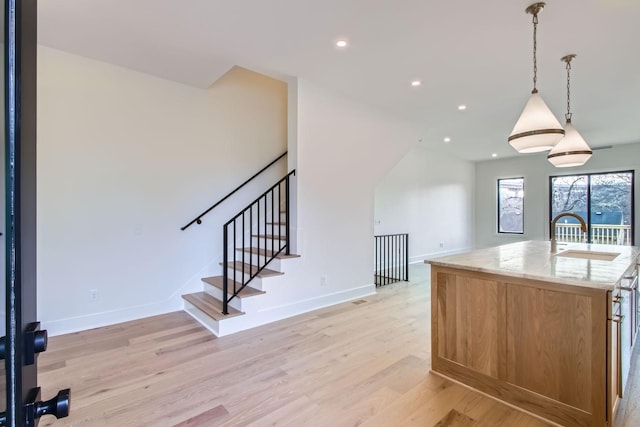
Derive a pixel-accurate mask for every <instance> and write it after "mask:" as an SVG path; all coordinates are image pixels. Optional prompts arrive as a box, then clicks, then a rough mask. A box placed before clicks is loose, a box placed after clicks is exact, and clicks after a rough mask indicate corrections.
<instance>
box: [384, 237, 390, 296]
mask: <svg viewBox="0 0 640 427" xmlns="http://www.w3.org/2000/svg"><path fill="white" fill-rule="evenodd" d="M388 249H389V236H386V237H385V238H384V284H385V285H387V283H389V282H388V280H389V278H388V271H387V269H388V268H389V265H388V264H389V259H388V257H389V254H388Z"/></svg>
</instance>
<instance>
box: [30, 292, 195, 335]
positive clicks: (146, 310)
mask: <svg viewBox="0 0 640 427" xmlns="http://www.w3.org/2000/svg"><path fill="white" fill-rule="evenodd" d="M182 309H183V304H182V297H181V296H179V297H177V298H171V299H167V300H165V301H158V302H154V303H151V304H144V305H138V306H134V307H126V308H123V309H117V310H110V311H103V312H100V313H91V314H88V315H86V316H76V317H68V318H66V319H59V320H53V321H46V320H43V321H42V329H46V330H47V334H48V335H49V336H50V337H53V336H56V335H62V334H68V333H71V332H78V331H84V330H87V329H93V328H99V327H102V326H109V325H113V324H116V323H122V322H128V321H130V320H137V319H142V318H144V317H150V316H156V315H158V314H165V313H171V312H173V311H179V310H182Z"/></svg>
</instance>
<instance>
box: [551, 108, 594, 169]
mask: <svg viewBox="0 0 640 427" xmlns="http://www.w3.org/2000/svg"><path fill="white" fill-rule="evenodd" d="M564 130H565V135H564V138H562V140H561V141H560V142H559V143H558V145H556V146H555V147H553V149H552V150H551V151H550V152H549V154H548V155H547V159H549V161H550V162H551V164H553V165H554V166H555V167H558V168H570V167H573V166H581V165H584V164H585V163H587V161H588V160H589V159H590V158H591V155H592V154H593V151H591V148H589V145H588V144H587V143H586V141H585V140H584V139H583V138H582V136H581V135H580V134H579V133H578V131H577V130H576V128H575V127H574V126H573V125H572V124H571V120H568V121H567V124H566V125H565V126H564Z"/></svg>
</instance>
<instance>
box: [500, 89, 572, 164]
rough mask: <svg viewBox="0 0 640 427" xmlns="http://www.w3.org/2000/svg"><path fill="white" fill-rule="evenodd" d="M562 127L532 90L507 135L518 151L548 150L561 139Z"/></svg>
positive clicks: (535, 151) (534, 151)
mask: <svg viewBox="0 0 640 427" xmlns="http://www.w3.org/2000/svg"><path fill="white" fill-rule="evenodd" d="M563 135H564V129H562V125H561V124H560V122H559V121H558V119H556V116H554V115H553V113H552V112H551V110H550V109H549V107H547V104H546V103H545V102H544V100H543V99H542V97H541V96H540V95H539V94H538V93H537V92H534V93H532V94H531V97H530V98H529V101H527V105H525V107H524V110H522V114H520V118H519V119H518V121H517V122H516V125H515V126H514V127H513V130H512V131H511V135H509V144H511V146H512V147H513V148H515V149H516V150H517V151H518V152H519V153H537V152H539V151H548V150H550V149H552V148H553V147H555V146H556V144H557V143H558V141H560V140H561V139H562V137H563Z"/></svg>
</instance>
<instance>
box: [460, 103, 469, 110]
mask: <svg viewBox="0 0 640 427" xmlns="http://www.w3.org/2000/svg"><path fill="white" fill-rule="evenodd" d="M466 109H467V106H466V105H464V104H461V105H458V110H460V111H464V110H466Z"/></svg>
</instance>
